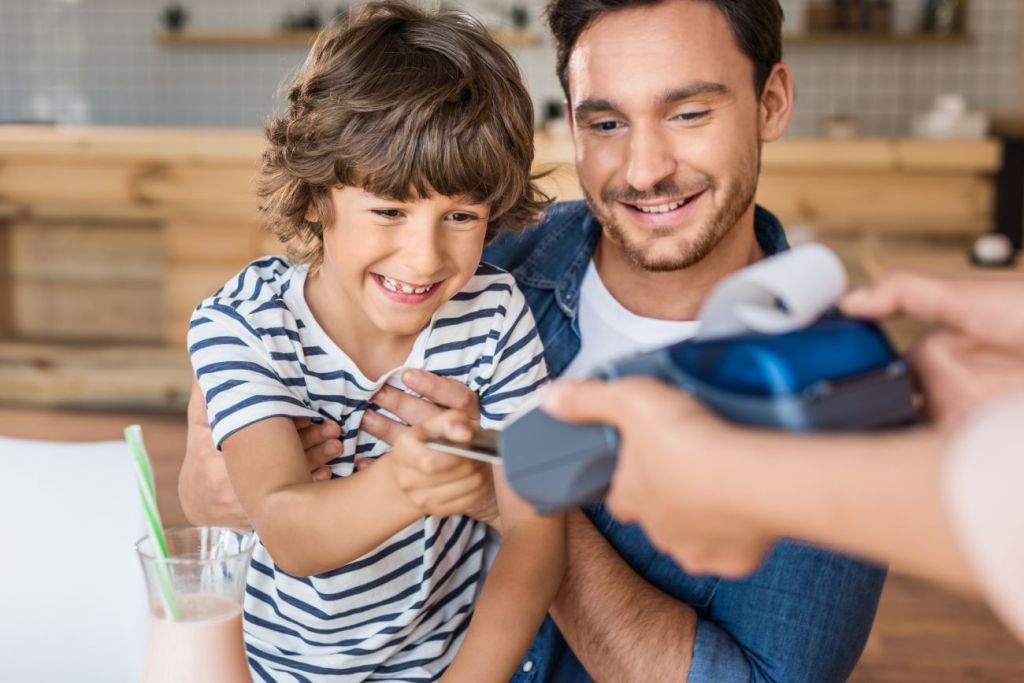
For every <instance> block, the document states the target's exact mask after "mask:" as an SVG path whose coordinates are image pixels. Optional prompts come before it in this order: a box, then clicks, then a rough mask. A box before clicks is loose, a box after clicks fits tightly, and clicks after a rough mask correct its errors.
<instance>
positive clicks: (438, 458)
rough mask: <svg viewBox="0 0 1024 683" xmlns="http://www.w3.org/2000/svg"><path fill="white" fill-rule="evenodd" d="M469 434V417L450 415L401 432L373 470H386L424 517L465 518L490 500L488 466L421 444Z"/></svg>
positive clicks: (465, 439) (461, 438)
mask: <svg viewBox="0 0 1024 683" xmlns="http://www.w3.org/2000/svg"><path fill="white" fill-rule="evenodd" d="M471 436H472V424H471V422H470V420H469V418H467V417H466V415H465V414H463V413H460V412H458V411H454V410H453V411H449V412H447V413H443V414H441V415H438V416H437V417H435V418H433V419H431V420H428V421H427V422H426V423H424V424H423V425H421V426H419V427H415V428H412V429H407V430H405V431H403V432H402V433H401V434H400V435H399V436H398V439H397V443H395V445H394V449H393V450H392V451H391V452H390V453H389V454H388V455H387V456H385V457H383V458H381V460H380V464H379V465H378V466H381V465H383V466H386V467H389V468H390V469H391V472H392V475H393V476H394V481H395V485H396V486H397V487H398V489H399V490H401V491H402V492H403V493H404V494H405V495H406V497H407V498H408V499H409V501H410V502H411V503H412V504H413V505H415V506H416V507H417V508H418V509H419V510H420V511H422V513H423V514H425V515H434V516H435V517H450V516H452V515H459V514H465V513H467V512H468V511H469V510H470V509H471V508H473V507H474V506H476V505H478V504H479V502H480V500H481V499H483V498H493V496H494V492H493V484H492V480H491V468H490V465H487V464H485V463H481V462H477V461H475V460H469V459H467V458H460V457H458V456H456V455H451V454H449V453H441V452H440V451H435V450H433V449H431V448H428V447H427V446H426V444H425V443H424V442H425V441H427V440H429V439H437V438H444V439H448V440H450V441H457V442H468V441H469V440H470V437H471Z"/></svg>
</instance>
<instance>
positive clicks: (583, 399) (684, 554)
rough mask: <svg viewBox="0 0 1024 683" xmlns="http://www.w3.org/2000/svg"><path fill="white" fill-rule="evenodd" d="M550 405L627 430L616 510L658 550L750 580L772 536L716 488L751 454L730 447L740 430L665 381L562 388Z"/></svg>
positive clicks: (562, 414) (686, 563)
mask: <svg viewBox="0 0 1024 683" xmlns="http://www.w3.org/2000/svg"><path fill="white" fill-rule="evenodd" d="M542 405H543V407H544V409H545V410H546V411H547V412H548V413H550V414H551V415H554V416H555V417H558V418H560V419H563V420H566V421H569V422H580V423H585V422H601V423H605V424H609V425H612V426H614V427H615V428H617V429H618V430H619V434H620V437H621V450H620V452H619V462H618V466H617V469H616V471H615V478H614V480H613V481H612V487H611V491H610V492H609V495H608V498H607V501H606V502H607V505H608V508H609V509H610V511H611V512H612V514H613V515H615V517H617V518H618V519H620V520H621V521H623V522H626V523H630V522H637V523H639V524H640V525H641V526H642V527H643V528H644V531H645V532H646V533H647V535H648V537H649V538H650V539H651V541H652V542H653V543H654V545H655V546H657V547H658V548H660V549H662V550H663V551H664V552H667V553H668V554H670V555H671V556H672V557H673V558H675V559H676V561H677V562H679V563H680V564H681V565H682V566H683V567H684V568H685V569H686V570H687V571H689V572H691V573H694V574H716V575H719V576H726V577H738V576H745V575H747V574H750V573H752V572H753V571H754V570H756V569H757V568H758V567H759V566H760V565H761V563H762V561H763V560H764V558H765V556H766V554H767V553H768V551H769V550H770V549H771V547H772V545H773V544H774V541H775V539H774V537H773V535H772V534H770V533H768V532H766V531H762V530H760V529H759V528H758V527H757V525H756V522H755V521H753V520H751V519H749V518H747V517H745V516H743V514H742V512H741V510H742V507H743V506H742V505H737V506H736V507H735V509H732V508H730V507H729V505H728V503H727V499H726V496H723V495H722V491H721V490H720V488H719V487H717V486H716V481H717V480H718V479H719V475H718V474H717V473H719V472H722V471H724V470H723V469H722V468H732V467H741V466H742V457H743V455H744V452H745V448H743V447H742V446H740V445H737V447H735V448H734V447H732V446H731V445H730V444H731V443H732V442H733V440H734V439H737V438H739V436H740V434H741V431H740V428H737V427H733V426H731V425H728V424H726V423H724V422H723V421H721V420H719V419H718V418H717V417H715V416H713V415H711V414H710V413H709V412H708V411H707V410H706V409H705V408H703V407H702V406H701V405H699V404H698V403H697V402H696V401H694V400H693V399H692V398H690V397H689V396H687V395H686V394H684V393H682V392H680V391H678V390H676V389H673V388H671V387H668V386H666V385H664V384H662V383H660V382H656V381H654V380H650V379H643V378H626V379H622V380H616V381H613V382H599V381H585V382H575V383H567V382H562V383H556V384H554V385H552V386H551V388H550V389H548V390H546V391H545V393H544V395H543V399H542Z"/></svg>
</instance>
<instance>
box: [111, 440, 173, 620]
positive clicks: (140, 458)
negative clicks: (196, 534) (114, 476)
mask: <svg viewBox="0 0 1024 683" xmlns="http://www.w3.org/2000/svg"><path fill="white" fill-rule="evenodd" d="M124 440H125V441H126V442H127V443H128V447H129V448H130V449H131V451H132V456H133V457H132V460H133V461H134V462H135V476H136V479H137V480H138V482H139V496H141V498H142V510H143V512H144V513H145V515H146V522H147V523H148V525H149V535H150V538H151V539H153V547H154V549H155V553H154V554H156V555H158V556H159V557H160V558H164V559H166V558H167V555H168V553H167V539H166V538H165V537H164V527H163V524H162V523H161V522H160V510H158V509H157V507H156V484H155V483H154V478H153V465H152V464H151V463H150V461H149V455H148V454H147V453H146V446H145V444H144V443H143V442H142V427H140V426H139V425H130V426H128V427H125V430H124ZM154 565H155V568H156V577H157V583H158V584H159V588H160V599H161V601H162V602H163V604H164V614H166V615H167V616H168V617H169V618H170V620H171V621H178V618H179V616H180V615H179V613H178V601H177V600H175V598H174V587H173V586H172V585H171V577H170V575H169V574H168V573H167V565H166V563H164V562H160V561H159V560H158V561H157V562H155V563H154Z"/></svg>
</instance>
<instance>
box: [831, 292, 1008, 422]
mask: <svg viewBox="0 0 1024 683" xmlns="http://www.w3.org/2000/svg"><path fill="white" fill-rule="evenodd" d="M842 307H843V310H844V311H845V312H846V313H847V314H849V315H852V316H855V317H861V318H868V319H873V320H877V319H883V318H891V317H897V316H905V317H909V318H913V319H915V320H918V321H920V322H924V323H929V324H933V325H935V326H936V329H935V330H934V331H933V332H932V333H931V334H929V335H927V336H926V337H925V338H924V339H923V340H922V341H921V342H920V344H919V345H918V346H917V348H916V349H915V350H914V352H913V353H912V354H911V357H910V360H911V363H912V365H913V367H914V370H915V373H916V374H917V376H918V378H919V380H920V383H921V387H922V390H923V391H924V394H925V399H926V406H927V409H928V412H929V415H930V417H931V419H933V420H934V421H935V422H936V423H938V424H939V425H940V426H942V427H947V428H952V427H955V426H956V425H957V424H958V423H959V422H960V421H961V420H962V419H963V418H964V417H965V416H966V415H967V413H969V412H970V411H971V410H973V409H974V408H976V407H977V406H979V405H981V404H983V403H986V402H987V401H989V400H991V399H993V398H995V397H997V396H1000V395H1002V394H1005V393H1008V392H1010V391H1013V390H1019V389H1021V388H1024V277H1020V276H1009V277H1007V278H1005V279H958V280H953V279H949V280H944V279H938V278H931V277H925V276H920V275H912V274H906V273H901V274H895V275H891V276H888V277H886V278H883V279H882V280H881V281H879V282H878V283H877V284H875V285H874V286H872V287H869V288H865V289H862V290H859V291H856V292H853V293H851V294H850V295H849V296H847V298H846V299H845V300H844V302H843V304H842Z"/></svg>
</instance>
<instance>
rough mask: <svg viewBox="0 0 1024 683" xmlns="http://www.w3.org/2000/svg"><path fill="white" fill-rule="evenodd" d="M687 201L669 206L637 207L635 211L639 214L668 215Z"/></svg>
mask: <svg viewBox="0 0 1024 683" xmlns="http://www.w3.org/2000/svg"><path fill="white" fill-rule="evenodd" d="M686 202H687V200H685V199H684V200H683V201H681V202H672V203H671V204H658V205H657V206H637V207H636V210H637V211H639V212H640V213H668V212H669V211H675V210H676V209H678V208H679V207H680V206H682V205H683V204H685V203H686Z"/></svg>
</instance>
